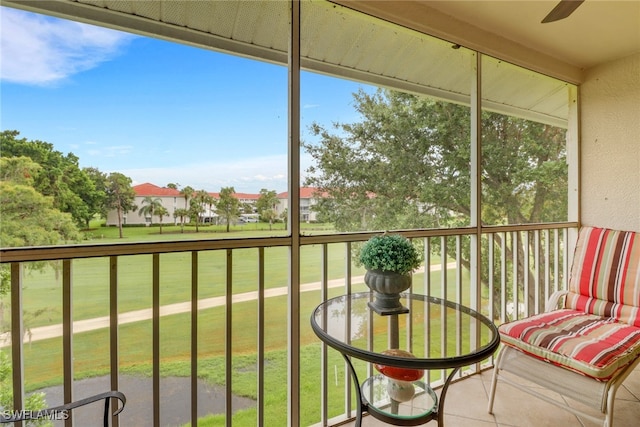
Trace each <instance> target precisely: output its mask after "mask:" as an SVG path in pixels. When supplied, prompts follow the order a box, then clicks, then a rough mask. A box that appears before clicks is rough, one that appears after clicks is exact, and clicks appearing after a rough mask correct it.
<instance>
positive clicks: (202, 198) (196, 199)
mask: <svg viewBox="0 0 640 427" xmlns="http://www.w3.org/2000/svg"><path fill="white" fill-rule="evenodd" d="M213 203H214V199H213V197H212V196H211V195H210V194H209V193H208V192H206V191H205V190H198V191H196V192H194V193H193V198H192V199H191V204H190V205H189V217H190V218H192V219H193V220H195V223H196V233H197V232H198V231H199V228H198V224H199V223H200V221H201V219H203V218H202V214H203V213H204V212H205V206H209V212H211V205H213Z"/></svg>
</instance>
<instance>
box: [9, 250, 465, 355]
mask: <svg viewBox="0 0 640 427" xmlns="http://www.w3.org/2000/svg"><path fill="white" fill-rule="evenodd" d="M455 267H456V263H455V262H451V263H449V264H447V269H448V270H449V269H452V268H455ZM431 271H440V265H439V264H438V265H432V266H431ZM417 273H424V269H422V270H418V271H417ZM351 283H352V284H354V285H355V284H361V283H364V276H352V277H351ZM327 286H328V288H330V289H331V288H338V287H340V286H344V278H340V279H333V280H329V281H328V283H327ZM320 287H321V283H320V282H312V283H305V284H302V285H300V292H311V291H317V290H319V289H320ZM288 289H289V288H288V287H286V286H282V287H279V288H271V289H265V290H264V297H265V298H273V297H279V296H283V295H287V292H288ZM256 299H258V291H251V292H244V293H241V294H234V295H233V296H232V301H233V303H239V302H246V301H254V300H256ZM225 304H226V296H224V295H223V296H219V297H213V298H205V299H201V300H199V301H198V310H204V309H207V308H213V307H222V306H224V305H225ZM190 311H191V301H186V302H179V303H175V304H168V305H163V306H161V307H160V316H169V315H172V314H180V313H188V312H190ZM152 317H153V311H152V309H151V308H145V309H142V310H134V311H128V312H126V313H121V314H119V315H118V324H119V325H124V324H127V323H132V322H138V321H141V320H149V319H151V318H152ZM108 327H109V316H104V317H96V318H93V319H86V320H78V321H75V322H73V333H74V334H77V333H81V332H87V331H93V330H96V329H102V328H108ZM60 336H62V324H61V323H60V324H56V325H50V326H41V327H38V328H32V329H31V334H29V333H25V337H24V342H25V343H29V342H34V341H40V340H45V339H49V338H56V337H60ZM9 345H11V338H10V333H9V332H6V333H4V334H0V348H1V347H6V346H9Z"/></svg>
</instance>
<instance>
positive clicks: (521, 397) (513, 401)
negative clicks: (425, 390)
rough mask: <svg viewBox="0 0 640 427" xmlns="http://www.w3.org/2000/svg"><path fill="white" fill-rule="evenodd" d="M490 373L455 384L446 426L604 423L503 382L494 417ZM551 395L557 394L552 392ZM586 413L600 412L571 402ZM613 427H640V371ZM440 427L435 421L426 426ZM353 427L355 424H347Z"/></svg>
mask: <svg viewBox="0 0 640 427" xmlns="http://www.w3.org/2000/svg"><path fill="white" fill-rule="evenodd" d="M492 373H493V371H492V370H488V371H485V372H483V373H482V374H480V375H475V376H471V377H469V378H467V379H464V380H461V381H458V382H456V383H454V384H452V385H451V387H450V388H449V391H448V393H447V397H446V401H445V405H444V410H445V417H444V425H445V426H446V427H596V426H599V425H601V424H597V423H594V422H593V421H589V420H583V419H580V418H579V417H577V416H575V415H573V414H571V413H570V412H567V411H564V410H562V409H560V408H557V407H555V406H553V405H551V404H548V403H546V402H544V401H542V400H540V399H537V398H535V397H532V396H530V395H528V394H526V393H524V392H522V391H520V390H518V389H516V388H514V387H512V386H510V385H508V384H505V383H499V384H498V388H497V391H496V400H495V403H494V408H493V415H490V414H488V413H487V402H488V396H489V387H490V385H491V375H492ZM549 394H550V395H551V394H553V393H552V392H549ZM568 402H569V404H570V405H571V406H573V407H576V408H581V410H583V411H584V412H589V413H591V414H593V415H598V411H594V410H592V409H591V408H587V407H586V406H585V405H582V404H580V403H577V402H573V401H568ZM614 408H615V410H614V421H613V427H639V426H640V368H638V369H636V370H635V372H633V373H631V375H630V376H629V377H628V378H627V379H626V381H625V382H624V384H623V386H622V387H621V388H620V389H618V393H617V395H616V402H615V405H614ZM385 425H386V424H384V423H382V422H380V421H378V420H376V419H374V418H373V417H370V416H365V417H364V419H363V422H362V427H381V426H385ZM426 425H427V426H429V425H434V426H435V425H436V423H435V421H432V422H430V423H427V424H426ZM347 426H349V427H351V426H353V423H351V424H347Z"/></svg>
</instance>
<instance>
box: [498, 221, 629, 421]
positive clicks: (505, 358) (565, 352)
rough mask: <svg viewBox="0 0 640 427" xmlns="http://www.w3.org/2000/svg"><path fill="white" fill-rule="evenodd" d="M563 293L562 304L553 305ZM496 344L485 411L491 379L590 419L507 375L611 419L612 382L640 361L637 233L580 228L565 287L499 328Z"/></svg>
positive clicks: (615, 384)
mask: <svg viewBox="0 0 640 427" xmlns="http://www.w3.org/2000/svg"><path fill="white" fill-rule="evenodd" d="M562 297H564V304H563V305H562V308H557V307H558V303H559V301H560V299H561V298H562ZM499 330H500V338H501V340H502V343H503V344H504V345H503V347H502V350H501V351H500V354H499V355H498V358H497V360H496V363H495V369H494V373H493V379H492V384H491V391H490V397H489V413H492V412H493V401H494V396H495V390H496V385H497V381H498V379H500V380H501V381H504V382H507V383H510V384H511V385H514V386H516V387H517V388H519V389H522V390H524V391H526V392H528V393H530V394H533V395H535V396H537V397H539V398H541V399H543V400H546V401H548V402H550V403H553V404H556V405H558V406H561V407H563V408H565V409H567V410H569V411H570V412H573V413H575V414H577V415H580V416H581V417H584V418H591V419H592V418H593V417H591V416H589V415H587V414H584V413H583V412H580V411H578V410H575V409H573V408H571V407H569V406H566V405H565V403H564V402H563V401H556V400H554V399H552V398H550V397H548V396H547V395H543V394H540V393H538V392H536V391H535V390H533V389H532V388H531V387H528V386H526V385H523V383H522V382H517V381H514V380H513V377H510V376H509V375H504V372H503V371H505V372H508V373H510V374H511V375H516V376H519V377H522V378H524V379H526V380H529V381H530V382H532V383H534V384H537V385H539V386H543V387H546V388H549V389H552V390H554V391H556V392H558V393H560V394H561V395H564V396H567V397H570V398H573V399H575V400H577V401H580V402H582V403H585V404H587V405H590V406H591V407H595V408H599V409H600V411H601V412H602V414H603V418H602V419H601V418H597V421H599V422H600V421H601V422H603V425H604V426H605V427H611V426H612V425H613V402H614V398H615V394H616V391H617V388H618V387H619V386H620V384H622V382H623V381H624V379H625V378H626V377H627V376H628V375H629V373H630V372H631V371H632V370H633V368H634V367H635V366H636V365H637V364H638V363H640V233H634V232H624V231H617V230H609V229H603V228H594V227H583V228H581V230H580V233H579V235H578V241H577V244H576V248H575V253H574V258H573V264H572V269H571V277H570V279H569V290H568V291H561V292H557V293H555V294H554V295H552V297H551V298H550V299H549V302H548V304H547V312H545V313H541V314H538V315H535V316H532V317H529V318H526V319H521V320H516V321H513V322H509V323H505V324H503V325H501V326H500V327H499Z"/></svg>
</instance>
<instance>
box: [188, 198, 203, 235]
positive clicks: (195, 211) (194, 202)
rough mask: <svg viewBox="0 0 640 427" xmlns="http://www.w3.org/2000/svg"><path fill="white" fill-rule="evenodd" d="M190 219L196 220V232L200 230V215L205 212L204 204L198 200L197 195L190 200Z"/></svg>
mask: <svg viewBox="0 0 640 427" xmlns="http://www.w3.org/2000/svg"><path fill="white" fill-rule="evenodd" d="M188 212H189V219H190V220H191V221H193V222H194V224H195V225H196V233H198V232H199V231H200V228H199V224H200V216H201V215H202V213H203V212H204V205H203V204H202V203H201V202H200V200H198V198H197V197H194V198H193V199H191V200H190V201H189V211H188Z"/></svg>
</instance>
